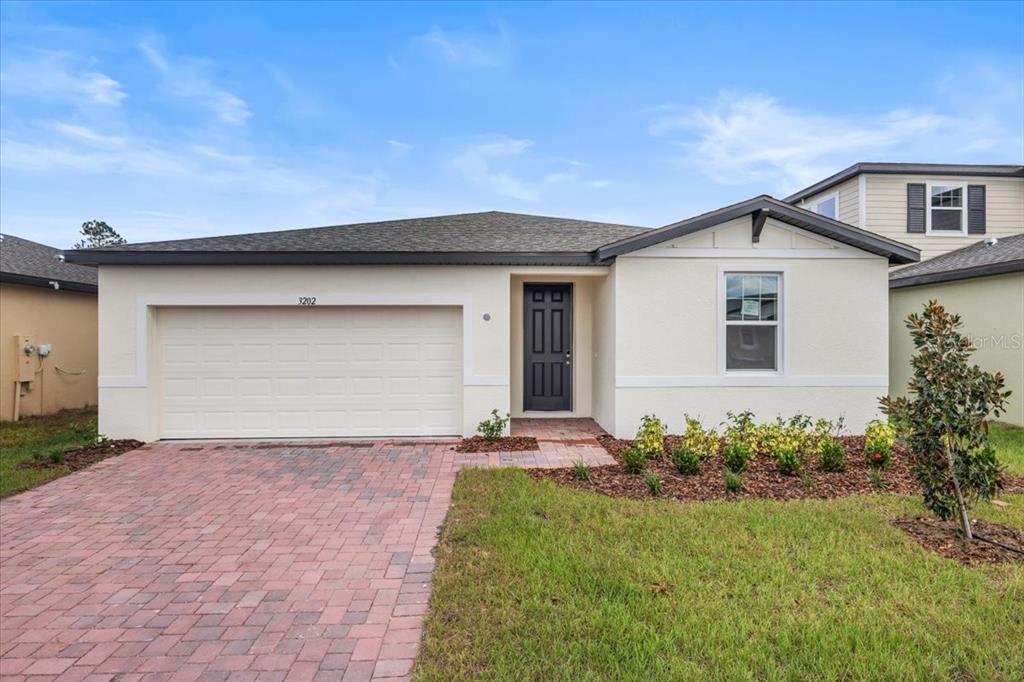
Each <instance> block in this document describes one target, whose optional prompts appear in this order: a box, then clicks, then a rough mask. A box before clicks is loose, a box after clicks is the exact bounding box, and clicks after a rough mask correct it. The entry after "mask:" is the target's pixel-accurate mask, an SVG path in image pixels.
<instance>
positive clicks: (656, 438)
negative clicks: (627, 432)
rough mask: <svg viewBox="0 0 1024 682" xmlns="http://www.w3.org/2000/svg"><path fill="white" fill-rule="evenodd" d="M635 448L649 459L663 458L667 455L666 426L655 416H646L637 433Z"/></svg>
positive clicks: (634, 442)
mask: <svg viewBox="0 0 1024 682" xmlns="http://www.w3.org/2000/svg"><path fill="white" fill-rule="evenodd" d="M633 447H635V448H639V450H640V452H642V453H644V455H646V456H647V457H663V456H664V455H665V424H664V423H662V421H661V420H660V419H658V418H657V417H655V416H654V415H653V414H647V415H644V418H643V420H642V421H641V422H640V430H639V431H637V432H636V439H635V440H634V441H633Z"/></svg>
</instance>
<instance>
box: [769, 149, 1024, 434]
mask: <svg viewBox="0 0 1024 682" xmlns="http://www.w3.org/2000/svg"><path fill="white" fill-rule="evenodd" d="M787 201H789V202H791V203H794V204H796V205H798V206H800V207H802V208H806V209H808V210H811V211H814V212H815V213H819V214H821V215H824V216H827V217H830V218H835V219H837V220H841V221H843V222H845V223H849V224H851V225H856V226H857V227H860V228H863V229H866V230H869V231H871V232H875V233H877V234H879V235H882V236H885V237H888V238H890V239H898V240H899V241H902V242H904V243H905V244H909V245H911V246H914V247H915V248H917V249H919V250H920V252H921V261H922V262H920V263H916V264H912V265H908V266H906V267H897V268H893V269H892V271H891V272H890V274H889V287H890V297H889V298H890V300H889V317H890V319H889V330H890V343H889V388H890V391H891V392H894V393H902V392H903V391H904V390H905V387H906V385H907V380H908V379H909V376H910V364H909V358H910V356H911V353H912V352H913V348H912V346H911V343H910V336H909V334H908V332H907V330H906V328H905V327H904V320H905V319H906V317H907V315H909V314H910V313H911V312H914V311H918V310H920V309H921V307H922V305H923V304H924V303H926V302H927V301H928V300H929V299H933V298H935V299H938V300H939V301H940V302H941V303H942V304H943V305H945V306H946V307H947V308H948V309H950V310H952V311H954V312H957V313H959V314H960V315H961V316H962V318H963V320H964V326H965V331H966V333H967V334H968V335H969V336H970V337H971V338H972V340H973V341H974V344H975V347H976V348H977V353H976V354H975V356H974V359H975V360H976V361H977V362H978V363H979V364H980V365H981V366H982V367H984V368H986V369H988V370H991V371H1000V372H1002V373H1003V374H1004V375H1005V376H1006V384H1007V387H1008V388H1009V389H1010V390H1011V391H1013V394H1012V396H1011V398H1010V409H1009V412H1008V413H1007V414H1006V415H1004V416H1003V419H1005V420H1006V421H1009V422H1012V423H1014V424H1018V425H1024V166H1019V165H1016V166H994V165H963V164H909V163H858V164H855V165H853V166H850V167H849V168H847V169H845V170H843V171H840V172H839V173H836V174H835V175H832V176H830V177H828V178H826V179H824V180H822V181H821V182H818V183H815V184H813V185H811V186H810V187H807V188H806V189H803V190H801V191H799V192H797V193H796V194H793V195H792V196H790V197H788V198H787Z"/></svg>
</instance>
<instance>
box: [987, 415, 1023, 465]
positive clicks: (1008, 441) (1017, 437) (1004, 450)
mask: <svg viewBox="0 0 1024 682" xmlns="http://www.w3.org/2000/svg"><path fill="white" fill-rule="evenodd" d="M989 438H991V439H992V444H993V445H994V446H995V448H996V452H997V453H998V455H999V461H1000V462H1002V463H1003V465H1005V466H1006V470H1007V471H1010V472H1012V473H1015V474H1024V429H1022V428H1021V427H1019V426H1011V425H1010V424H993V425H992V426H990V427H989Z"/></svg>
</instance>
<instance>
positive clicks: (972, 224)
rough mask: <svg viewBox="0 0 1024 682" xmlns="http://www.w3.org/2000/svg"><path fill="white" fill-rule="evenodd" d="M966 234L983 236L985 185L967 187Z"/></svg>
mask: <svg viewBox="0 0 1024 682" xmlns="http://www.w3.org/2000/svg"><path fill="white" fill-rule="evenodd" d="M967 234H985V185H967Z"/></svg>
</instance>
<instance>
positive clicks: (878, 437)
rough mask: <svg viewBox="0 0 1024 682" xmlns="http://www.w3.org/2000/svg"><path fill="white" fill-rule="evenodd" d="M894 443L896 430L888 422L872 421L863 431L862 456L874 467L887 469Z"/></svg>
mask: <svg viewBox="0 0 1024 682" xmlns="http://www.w3.org/2000/svg"><path fill="white" fill-rule="evenodd" d="M895 442H896V429H894V428H893V427H892V426H891V425H890V424H889V423H888V422H883V421H878V420H875V421H872V422H870V423H869V424H868V426H867V429H866V430H865V431H864V454H865V455H867V458H868V463H869V464H871V466H874V467H888V466H889V460H890V459H891V458H892V446H893V444H894V443H895Z"/></svg>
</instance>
